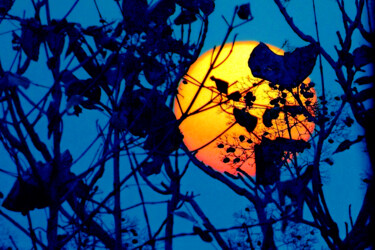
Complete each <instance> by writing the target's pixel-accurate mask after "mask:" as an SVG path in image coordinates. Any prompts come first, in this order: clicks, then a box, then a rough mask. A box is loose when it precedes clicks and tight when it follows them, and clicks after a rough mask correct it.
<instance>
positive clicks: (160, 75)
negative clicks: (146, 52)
mask: <svg viewBox="0 0 375 250" xmlns="http://www.w3.org/2000/svg"><path fill="white" fill-rule="evenodd" d="M143 72H144V73H145V77H146V80H147V81H148V82H149V83H150V84H151V85H153V86H159V85H161V84H163V83H164V82H165V80H166V79H167V71H166V70H165V66H164V65H163V64H162V63H160V62H159V61H158V60H156V59H155V58H152V57H149V58H147V59H146V60H145V61H144V65H143Z"/></svg>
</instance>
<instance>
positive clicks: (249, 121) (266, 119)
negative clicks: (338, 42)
mask: <svg viewBox="0 0 375 250" xmlns="http://www.w3.org/2000/svg"><path fill="white" fill-rule="evenodd" d="M316 57H317V48H316V46H314V45H308V46H305V47H302V48H297V49H295V50H294V51H293V52H287V53H285V55H284V56H280V55H277V54H275V53H274V52H272V51H271V50H270V49H269V48H268V46H267V45H265V44H264V43H260V44H259V45H258V46H256V47H255V49H254V50H253V52H252V54H251V56H250V59H249V67H250V69H251V70H252V72H253V74H254V76H256V77H260V78H262V79H263V80H268V82H267V81H265V82H263V83H262V84H268V85H269V86H270V88H271V89H273V90H274V91H276V92H277V93H279V95H278V96H277V97H273V98H271V97H270V100H269V104H270V106H271V108H267V109H266V110H265V111H264V113H263V116H262V123H263V125H264V126H265V127H266V128H271V129H275V131H277V129H278V123H279V121H278V118H279V116H280V113H284V114H285V119H288V117H289V116H290V117H293V118H296V117H297V116H300V115H305V116H306V117H307V118H308V119H309V120H313V119H314V114H311V113H310V112H311V111H309V110H308V109H307V108H308V107H310V106H312V105H313V101H312V98H313V97H314V92H313V87H314V83H309V84H305V83H302V81H303V80H305V79H306V78H307V77H308V75H309V74H310V73H311V71H312V69H313V67H314V65H315V61H316ZM295 65H298V67H297V66H295ZM211 80H212V81H214V83H215V85H216V89H217V91H218V92H219V93H220V94H221V95H222V97H224V99H223V100H224V101H223V102H226V101H227V100H230V101H233V103H234V105H233V112H232V114H233V116H234V119H235V121H236V122H237V123H238V124H239V125H240V126H242V127H244V128H245V129H246V130H247V131H248V132H249V136H250V135H251V134H252V132H253V131H254V129H255V128H256V127H257V125H258V123H259V122H258V118H257V117H256V116H254V115H252V114H250V112H249V111H250V110H251V109H252V108H259V107H256V96H255V95H254V94H253V87H254V86H251V87H250V88H249V89H248V90H246V91H242V93H241V92H240V91H235V92H233V93H231V94H228V88H229V83H228V82H226V81H224V80H222V79H218V78H215V77H214V76H212V77H211ZM296 87H297V88H298V91H297V92H298V93H300V95H301V96H303V97H304V98H305V99H306V101H305V103H304V105H305V106H304V105H290V104H288V101H287V97H288V95H292V96H296V95H295V92H293V91H295V89H296ZM297 95H298V94H297ZM289 98H290V97H289ZM295 98H300V97H299V96H297V97H295ZM298 101H300V99H298V100H296V101H295V102H296V103H297V102H298ZM254 103H255V106H254ZM237 106H240V107H241V106H242V107H243V106H244V108H237ZM274 120H275V122H273V121H274ZM301 122H302V121H301ZM267 135H268V132H267V131H265V132H264V134H263V138H261V139H259V138H258V139H259V140H258V141H259V142H257V143H256V144H259V143H260V144H259V145H255V146H254V149H253V150H254V153H255V158H256V159H258V160H256V165H257V180H258V181H259V183H263V184H273V183H275V182H276V181H278V180H279V176H280V172H279V171H280V166H281V165H282V163H283V162H282V161H281V158H282V156H283V155H284V151H289V152H294V153H295V152H302V151H303V150H304V149H305V148H307V147H308V143H307V142H303V141H298V140H292V139H289V141H288V142H287V141H284V140H287V139H284V138H277V139H276V140H274V141H269V139H267V137H266V136H267ZM249 136H248V137H249ZM239 140H240V142H243V141H244V140H245V136H243V135H242V136H240V137H239ZM281 140H282V143H280V141H281ZM271 144H272V145H271ZM292 144H293V147H292V146H291V145H292ZM218 147H219V148H224V144H223V143H220V144H219V145H218ZM237 147H240V148H241V147H242V146H241V143H238V145H237ZM235 150H236V147H235V146H233V145H229V146H228V147H226V153H225V157H224V159H223V162H224V163H228V164H237V163H240V162H244V160H245V159H241V158H244V154H241V155H243V156H242V157H241V156H239V154H237V155H235V154H233V153H234V152H235ZM246 150H249V149H244V148H243V147H242V149H241V150H239V151H241V152H243V151H246ZM263 151H264V152H263ZM245 155H246V154H245ZM232 156H234V157H232ZM231 158H234V159H233V160H232V161H231ZM264 161H267V162H264ZM275 162H277V164H274V163H275ZM272 169H274V170H275V171H276V172H275V171H273V170H272ZM273 178H276V179H273ZM267 180H268V181H267Z"/></svg>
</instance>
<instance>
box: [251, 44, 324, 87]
mask: <svg viewBox="0 0 375 250" xmlns="http://www.w3.org/2000/svg"><path fill="white" fill-rule="evenodd" d="M317 55H318V48H317V46H316V45H314V44H310V45H308V46H305V47H301V48H297V49H295V50H294V51H292V52H286V53H285V54H284V55H283V56H280V55H277V54H275V53H274V52H272V51H271V50H270V49H269V48H268V46H267V45H266V44H264V43H260V44H259V45H258V46H257V47H256V48H255V49H254V50H253V52H252V53H251V56H250V59H249V67H250V69H251V72H252V74H253V75H254V76H255V77H259V78H262V79H265V80H268V81H270V82H272V83H274V84H279V85H280V86H282V87H283V88H285V89H288V90H291V89H292V88H295V87H297V86H298V85H300V84H301V82H302V81H303V80H305V79H306V78H307V77H308V76H309V75H310V74H311V72H312V70H313V68H314V66H315V61H316V57H317Z"/></svg>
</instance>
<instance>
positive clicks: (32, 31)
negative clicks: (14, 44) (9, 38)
mask: <svg viewBox="0 0 375 250" xmlns="http://www.w3.org/2000/svg"><path fill="white" fill-rule="evenodd" d="M21 27H22V28H21V31H22V35H21V47H22V49H23V51H24V52H25V54H26V55H27V56H28V57H30V59H31V60H34V61H38V58H39V47H40V44H41V42H42V40H41V35H42V34H43V32H42V29H41V25H40V23H39V21H37V20H36V19H28V20H25V21H22V22H21Z"/></svg>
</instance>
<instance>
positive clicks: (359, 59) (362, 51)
mask: <svg viewBox="0 0 375 250" xmlns="http://www.w3.org/2000/svg"><path fill="white" fill-rule="evenodd" d="M373 55H374V49H373V48H370V47H369V46H367V45H362V46H361V47H359V48H356V49H355V50H354V51H353V56H354V66H355V67H356V68H357V69H359V68H361V67H363V66H365V65H367V64H369V63H371V62H372V61H373Z"/></svg>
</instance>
